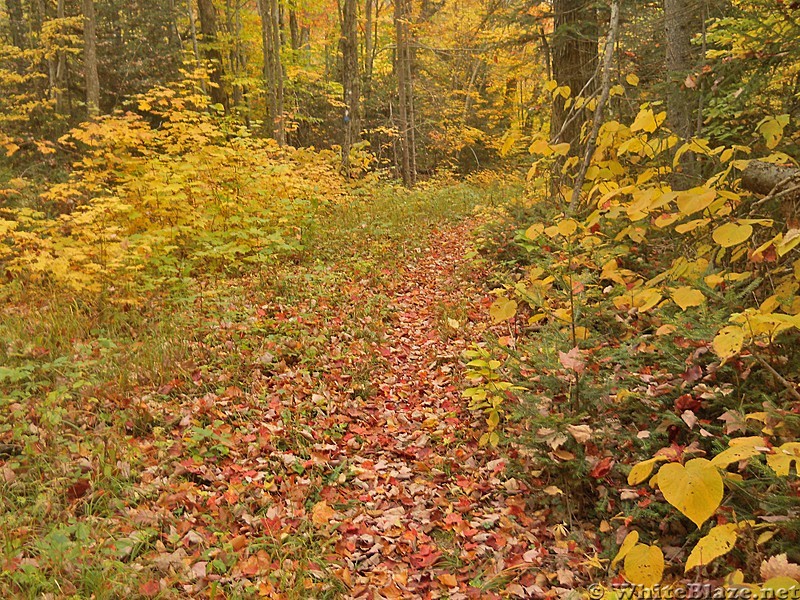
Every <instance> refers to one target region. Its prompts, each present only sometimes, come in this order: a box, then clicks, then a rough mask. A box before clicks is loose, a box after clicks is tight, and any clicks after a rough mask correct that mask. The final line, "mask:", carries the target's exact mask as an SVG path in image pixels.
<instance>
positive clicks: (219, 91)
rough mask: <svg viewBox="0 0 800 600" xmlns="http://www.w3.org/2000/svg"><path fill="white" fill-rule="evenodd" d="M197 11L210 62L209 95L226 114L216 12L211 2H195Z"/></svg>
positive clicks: (226, 105) (226, 100) (226, 101)
mask: <svg viewBox="0 0 800 600" xmlns="http://www.w3.org/2000/svg"><path fill="white" fill-rule="evenodd" d="M197 9H198V13H199V16H200V33H202V34H203V42H204V43H205V44H206V49H205V57H206V59H207V60H209V61H210V62H211V72H210V73H209V76H208V78H209V80H210V82H211V85H210V86H209V88H210V89H209V95H210V96H211V101H212V102H213V103H214V104H220V105H222V107H223V109H224V110H225V112H226V113H227V112H228V108H229V106H228V94H227V93H226V91H225V86H224V83H223V61H222V52H220V50H219V48H217V47H216V43H217V41H218V39H217V34H218V31H219V29H218V27H217V11H216V9H215V8H214V3H213V0H197Z"/></svg>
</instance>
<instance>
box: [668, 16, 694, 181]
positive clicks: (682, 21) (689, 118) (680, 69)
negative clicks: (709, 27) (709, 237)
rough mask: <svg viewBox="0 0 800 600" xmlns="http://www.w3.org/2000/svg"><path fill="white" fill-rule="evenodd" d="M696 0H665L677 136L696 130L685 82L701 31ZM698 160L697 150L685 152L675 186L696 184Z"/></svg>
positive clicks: (671, 106)
mask: <svg viewBox="0 0 800 600" xmlns="http://www.w3.org/2000/svg"><path fill="white" fill-rule="evenodd" d="M697 13H698V7H697V6H696V2H694V0H664V30H665V34H666V44H665V48H666V56H665V64H664V66H665V68H666V71H667V73H668V77H669V80H668V88H669V92H668V94H667V124H668V125H669V127H670V129H671V130H672V131H673V133H675V134H676V135H677V136H678V137H680V138H682V139H684V140H688V139H689V138H691V137H692V136H693V135H694V133H695V131H694V130H695V119H694V114H695V107H696V104H695V102H693V98H692V95H691V91H690V90H689V89H688V88H687V87H686V86H685V85H684V81H685V80H686V77H687V76H688V75H689V72H690V70H691V68H692V66H693V65H694V62H695V58H696V53H695V51H694V50H693V48H692V44H691V41H692V37H694V34H695V33H697V32H698V31H700V27H701V25H702V17H700V18H698V15H697ZM696 175H697V161H696V157H695V155H694V153H691V152H686V153H685V154H684V155H683V156H682V157H681V160H680V163H679V165H678V169H677V172H676V173H674V174H673V176H672V177H671V183H672V187H673V188H675V189H687V188H690V187H692V186H693V185H694V179H695V177H696Z"/></svg>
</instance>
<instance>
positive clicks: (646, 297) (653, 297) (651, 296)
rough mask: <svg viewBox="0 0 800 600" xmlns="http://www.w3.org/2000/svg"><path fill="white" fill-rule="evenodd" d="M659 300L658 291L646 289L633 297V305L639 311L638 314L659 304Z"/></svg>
mask: <svg viewBox="0 0 800 600" xmlns="http://www.w3.org/2000/svg"><path fill="white" fill-rule="evenodd" d="M661 298H662V296H661V294H660V293H659V291H658V290H654V289H652V288H646V289H643V290H642V291H640V292H638V293H637V294H635V295H634V297H633V305H634V306H635V307H636V308H638V309H639V312H640V313H645V312H647V311H648V310H650V309H651V308H653V307H654V306H655V305H656V304H658V303H659V302H661Z"/></svg>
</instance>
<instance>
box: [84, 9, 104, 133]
mask: <svg viewBox="0 0 800 600" xmlns="http://www.w3.org/2000/svg"><path fill="white" fill-rule="evenodd" d="M83 44H84V46H83V47H84V51H83V63H84V70H85V74H86V110H87V112H88V114H89V117H90V118H91V117H96V116H97V115H99V114H100V78H99V77H98V75H97V19H96V17H95V14H94V0H83Z"/></svg>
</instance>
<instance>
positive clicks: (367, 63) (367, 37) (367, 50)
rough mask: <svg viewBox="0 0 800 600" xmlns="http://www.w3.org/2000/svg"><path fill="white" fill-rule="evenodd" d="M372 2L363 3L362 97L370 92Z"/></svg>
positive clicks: (370, 0)
mask: <svg viewBox="0 0 800 600" xmlns="http://www.w3.org/2000/svg"><path fill="white" fill-rule="evenodd" d="M373 2H374V0H365V2H364V97H365V98H368V97H369V94H370V91H372V65H373V62H374V58H375V57H374V56H373V55H372V53H373V43H372V6H373Z"/></svg>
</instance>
